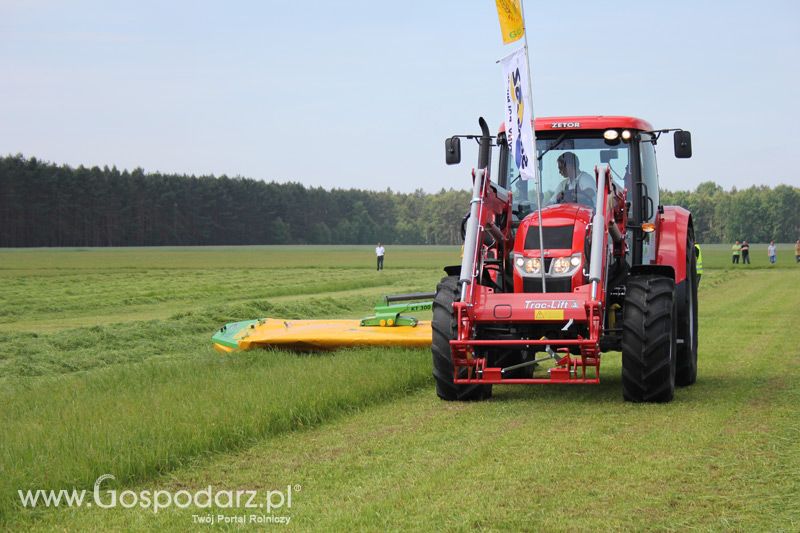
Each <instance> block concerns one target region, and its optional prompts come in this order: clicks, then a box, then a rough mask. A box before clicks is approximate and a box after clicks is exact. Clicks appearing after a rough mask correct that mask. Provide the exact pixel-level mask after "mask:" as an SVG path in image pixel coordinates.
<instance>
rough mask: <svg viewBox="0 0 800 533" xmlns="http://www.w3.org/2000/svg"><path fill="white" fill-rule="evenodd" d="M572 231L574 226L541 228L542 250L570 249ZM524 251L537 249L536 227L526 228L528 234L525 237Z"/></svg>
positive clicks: (537, 232) (537, 231)
mask: <svg viewBox="0 0 800 533" xmlns="http://www.w3.org/2000/svg"><path fill="white" fill-rule="evenodd" d="M574 230H575V226H549V227H548V226H542V238H543V239H544V248H545V249H551V248H557V249H562V250H563V249H572V233H573V231H574ZM525 249H526V250H538V249H539V228H538V226H530V227H528V233H527V235H525Z"/></svg>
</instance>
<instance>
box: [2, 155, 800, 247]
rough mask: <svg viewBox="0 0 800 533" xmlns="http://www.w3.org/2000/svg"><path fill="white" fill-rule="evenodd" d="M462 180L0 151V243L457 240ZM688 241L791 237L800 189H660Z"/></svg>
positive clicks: (795, 232)
mask: <svg viewBox="0 0 800 533" xmlns="http://www.w3.org/2000/svg"><path fill="white" fill-rule="evenodd" d="M469 194H470V193H469V191H466V190H452V189H451V190H444V189H442V190H441V191H439V192H437V193H425V192H423V191H422V190H417V191H415V192H413V193H399V192H393V191H391V190H386V191H364V190H357V189H347V190H345V189H332V190H326V189H324V188H320V187H305V186H303V185H301V184H299V183H275V182H270V183H267V182H263V181H258V180H253V179H248V178H241V177H235V178H230V177H227V176H220V177H214V176H199V177H196V176H186V175H166V174H160V173H145V172H144V171H143V170H142V169H140V168H137V169H135V170H133V171H131V172H129V171H127V170H123V171H119V170H118V169H117V168H115V167H114V168H108V167H103V168H99V167H92V168H86V167H84V166H79V167H77V168H72V167H70V166H67V165H55V164H52V163H48V162H43V161H40V160H38V159H36V158H29V159H28V158H25V157H23V156H21V155H16V156H8V157H4V158H0V246H2V247H28V246H163V245H212V244H214V245H237V244H372V243H375V242H378V241H382V242H387V243H392V244H460V243H461V235H460V222H461V219H462V217H463V216H464V214H465V213H466V211H467V209H468V207H469ZM661 201H662V203H664V204H665V205H681V206H683V207H686V208H687V209H689V210H690V211H691V212H692V216H693V219H694V227H695V233H696V236H697V240H698V242H703V243H712V242H730V241H732V240H736V239H739V240H742V239H747V240H749V241H752V242H764V241H769V240H776V241H778V242H794V241H795V240H796V239H797V238H798V237H800V189H798V188H797V187H791V186H787V185H779V186H777V187H775V188H769V187H765V186H762V187H751V188H749V189H744V190H738V191H737V190H736V189H733V190H731V191H725V190H723V189H722V187H720V186H719V185H716V184H715V183H713V182H706V183H703V184H701V185H700V186H698V187H697V189H696V190H694V191H676V192H669V191H662V193H661Z"/></svg>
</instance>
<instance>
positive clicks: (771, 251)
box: [767, 241, 778, 265]
mask: <svg viewBox="0 0 800 533" xmlns="http://www.w3.org/2000/svg"><path fill="white" fill-rule="evenodd" d="M767 255H768V256H769V262H770V263H772V264H773V265H774V264H775V263H776V262H777V261H778V251H777V249H776V248H775V241H769V246H767Z"/></svg>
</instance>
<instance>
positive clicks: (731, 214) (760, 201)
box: [660, 181, 800, 243]
mask: <svg viewBox="0 0 800 533" xmlns="http://www.w3.org/2000/svg"><path fill="white" fill-rule="evenodd" d="M660 200H661V203H662V204H664V205H680V206H682V207H685V208H686V209H688V210H689V211H691V213H692V221H693V222H694V231H695V238H696V239H697V242H700V243H723V242H724V243H728V242H733V241H736V240H739V241H741V240H747V241H749V242H769V241H773V240H774V241H775V242H795V241H796V240H797V239H800V188H798V187H792V186H790V185H778V186H776V187H767V186H766V185H761V186H755V185H754V186H752V187H749V188H747V189H739V190H737V189H736V188H735V187H734V188H732V189H731V190H730V191H726V190H724V189H723V188H722V187H721V186H719V185H717V184H716V183H714V182H712V181H707V182H704V183H701V184H700V185H698V186H697V188H696V189H695V190H694V191H675V192H670V191H661V198H660Z"/></svg>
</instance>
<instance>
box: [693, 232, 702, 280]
mask: <svg viewBox="0 0 800 533" xmlns="http://www.w3.org/2000/svg"><path fill="white" fill-rule="evenodd" d="M694 256H695V257H696V258H697V264H696V268H695V271H696V272H697V286H698V287H699V286H700V278H701V277H703V252H702V251H701V250H700V245H699V244H697V243H694Z"/></svg>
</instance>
